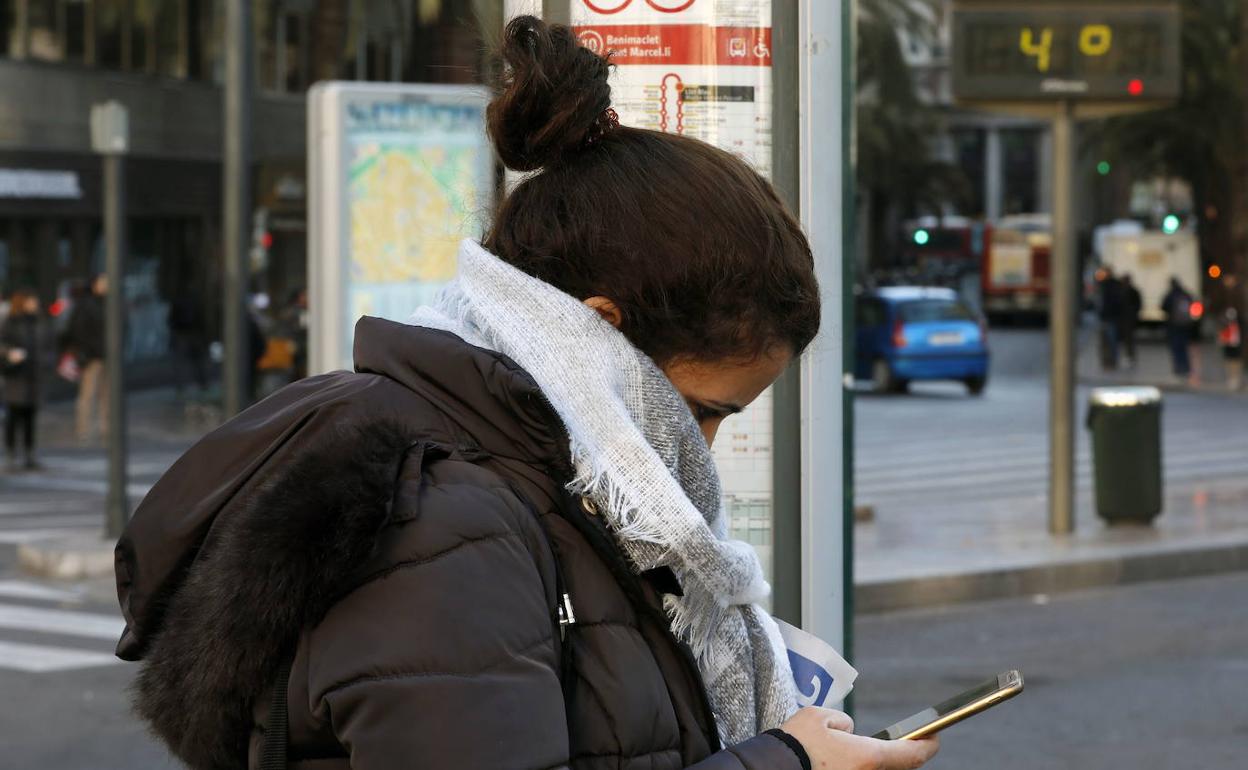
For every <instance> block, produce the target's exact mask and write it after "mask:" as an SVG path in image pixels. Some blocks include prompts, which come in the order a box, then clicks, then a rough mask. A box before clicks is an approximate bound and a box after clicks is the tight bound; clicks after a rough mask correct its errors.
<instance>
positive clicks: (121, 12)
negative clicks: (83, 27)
mask: <svg viewBox="0 0 1248 770" xmlns="http://www.w3.org/2000/svg"><path fill="white" fill-rule="evenodd" d="M125 5H126V3H125V2H124V0H95V2H94V3H93V6H92V9H93V10H94V12H95V13H94V16H95V63H96V65H97V66H99V67H105V68H107V69H118V70H119V69H122V68H123V67H124V66H125V63H126V62H125V58H126V57H125V40H124V37H125V34H124V31H125V26H126V23H125V22H126V8H125Z"/></svg>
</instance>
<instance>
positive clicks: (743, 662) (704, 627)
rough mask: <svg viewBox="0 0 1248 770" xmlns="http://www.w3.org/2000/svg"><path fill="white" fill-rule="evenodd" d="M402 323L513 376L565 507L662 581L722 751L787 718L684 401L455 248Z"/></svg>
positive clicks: (577, 305)
mask: <svg viewBox="0 0 1248 770" xmlns="http://www.w3.org/2000/svg"><path fill="white" fill-rule="evenodd" d="M412 323H413V324H416V325H418V326H426V327H431V328H435V329H442V330H445V331H449V332H452V333H454V334H456V335H458V336H460V337H461V338H463V339H464V340H465V341H466V342H469V343H471V344H473V345H477V346H479V347H483V348H486V349H488V350H493V351H496V352H499V353H502V354H504V355H506V356H508V357H509V358H511V359H512V360H513V361H515V362H516V363H517V364H519V365H520V366H521V367H523V368H524V369H525V370H526V371H527V372H528V373H529V374H530V375H531V376H532V377H533V379H534V380H535V381H536V382H537V384H538V386H539V387H540V388H541V389H542V392H543V393H544V394H545V395H546V397H547V398H548V399H549V400H550V402H551V404H552V405H553V406H554V408H555V411H556V412H557V413H558V414H559V417H560V418H561V419H562V421H563V424H564V427H565V428H567V431H568V436H569V441H570V449H571V456H572V463H573V467H574V468H575V471H576V477H575V478H574V479H573V480H572V482H571V483H570V484H569V487H568V488H569V490H570V491H572V492H573V493H574V494H578V495H584V496H586V497H589V498H590V499H591V500H593V501H594V503H595V504H596V505H597V507H598V510H600V511H601V512H602V515H603V518H604V520H605V521H606V522H607V524H608V525H609V526H610V528H611V530H612V531H613V532H614V534H615V537H616V540H617V542H618V543H619V545H620V547H621V549H622V550H623V551H624V553H625V554H626V555H627V556H628V558H629V559H630V560H631V562H632V566H633V568H634V570H636V571H637V572H644V571H646V570H650V569H654V568H656V567H668V568H670V569H671V570H672V571H673V572H674V573H675V574H676V576H677V578H678V579H679V580H680V584H681V588H682V589H683V592H684V596H683V597H674V596H669V597H668V598H667V601H666V608H667V612H668V616H669V617H670V618H671V628H672V631H673V633H674V634H675V635H676V637H677V638H679V639H681V640H683V641H685V642H687V643H688V644H689V646H690V648H691V649H692V650H693V653H694V656H695V658H696V660H697V663H698V668H699V670H700V671H701V674H702V678H703V680H704V681H705V683H706V687H707V691H708V693H709V695H710V702H711V708H712V710H713V711H714V713H715V718H716V720H717V722H718V724H719V730H720V737H721V738H722V739H723V740H724V742H725V743H726V744H728V745H731V744H733V743H738V742H740V741H742V740H745V739H747V738H749V737H751V736H753V735H756V734H758V733H760V732H762V731H764V730H768V729H771V728H773V727H778V726H779V725H780V723H781V722H783V721H784V720H785V719H787V718H788V717H789V716H790V715H792V713H793V712H794V711H796V709H797V705H796V703H797V701H796V690H795V686H794V684H793V677H792V673H791V671H790V669H789V662H788V657H787V654H786V652H785V646H784V642H783V640H782V639H781V638H780V632H779V630H778V629H777V628H776V624H775V621H773V620H772V619H771V616H770V615H768V614H767V612H766V611H765V610H763V609H762V608H761V607H759V606H758V605H757V604H756V602H759V601H761V600H763V599H764V598H766V597H767V595H768V594H769V593H770V591H771V588H770V586H768V584H767V582H766V580H765V579H764V577H763V572H762V567H761V566H760V565H759V562H758V557H757V555H756V554H755V553H754V549H753V548H752V547H750V546H749V545H747V544H746V543H742V542H740V541H736V540H729V539H728V538H727V517H726V515H725V512H724V510H723V504H722V501H721V495H720V487H719V476H718V474H717V473H716V470H715V464H714V461H713V459H712V457H711V452H710V449H709V447H707V445H706V441H705V440H704V439H703V437H702V433H701V431H700V430H699V428H698V424H697V422H696V421H695V420H694V417H693V415H692V414H691V412H690V411H689V407H688V406H687V405H686V403H685V401H684V399H683V397H681V395H680V393H678V392H677V391H676V389H675V388H674V387H673V386H672V384H671V382H670V381H669V380H668V379H667V377H666V376H664V374H663V372H662V371H660V370H659V368H658V367H657V366H655V364H654V362H653V361H651V360H650V358H649V357H648V356H646V355H645V354H644V353H642V352H641V351H639V350H637V348H635V347H633V345H632V344H631V343H630V342H629V341H628V340H627V339H626V338H625V337H624V335H623V334H621V333H620V332H619V331H617V330H616V329H615V328H614V327H613V326H611V324H609V323H607V322H606V321H605V320H603V319H602V317H601V316H599V315H598V313H596V312H595V311H594V310H592V309H590V308H589V307H587V306H586V305H584V304H583V303H582V302H580V301H578V300H577V299H576V298H574V297H572V296H569V295H568V294H565V293H563V292H562V291H560V290H558V289H556V288H555V287H553V286H551V285H549V284H547V283H544V282H543V281H540V280H538V279H536V278H534V277H532V276H530V275H528V274H526V273H524V272H522V271H520V270H518V269H516V268H514V267H512V266H510V265H508V264H507V263H505V262H503V261H502V260H501V259H499V258H498V257H495V256H494V255H493V254H490V253H489V252H488V251H486V250H485V249H483V248H482V247H481V246H480V245H478V244H476V243H474V242H472V241H464V242H463V243H462V244H461V245H460V249H459V277H458V278H456V280H455V281H453V282H452V283H451V284H450V285H449V286H447V288H446V289H445V290H443V292H442V293H441V294H440V295H439V298H438V300H437V301H436V302H435V304H434V306H433V307H422V308H420V309H418V310H417V311H416V313H415V314H414V315H413V316H412Z"/></svg>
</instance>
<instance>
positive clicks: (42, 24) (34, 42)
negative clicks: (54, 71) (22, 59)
mask: <svg viewBox="0 0 1248 770" xmlns="http://www.w3.org/2000/svg"><path fill="white" fill-rule="evenodd" d="M61 6H62V3H60V2H58V0H26V24H27V33H26V34H27V38H26V51H27V55H28V56H30V58H32V59H40V60H42V61H62V60H64V58H65V45H64V39H63V36H62V34H61V24H60V18H59V17H60V10H61Z"/></svg>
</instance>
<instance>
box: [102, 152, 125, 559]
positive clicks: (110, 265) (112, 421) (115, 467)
mask: <svg viewBox="0 0 1248 770" xmlns="http://www.w3.org/2000/svg"><path fill="white" fill-rule="evenodd" d="M124 162H125V159H124V158H123V157H122V156H121V155H120V154H109V155H105V156H104V244H105V271H106V274H107V276H108V278H107V280H108V292H107V294H106V297H105V310H104V335H105V351H104V367H105V376H106V377H107V378H108V379H107V381H108V503H107V508H106V510H107V514H108V521H107V532H108V536H109V537H110V538H114V539H115V538H118V537H121V533H122V530H124V529H125V527H126V521H127V520H128V519H129V518H130V503H129V500H128V499H127V495H126V476H127V474H126V411H125V410H126V383H125V369H124V365H123V364H124V362H123V361H122V356H123V354H124V340H125V333H126V330H125V323H126V313H125V307H126V293H125V276H126V265H125V259H126V257H125V255H126V233H125V213H124V210H123V209H124V208H125V178H124V169H123V166H122V164H123V163H124Z"/></svg>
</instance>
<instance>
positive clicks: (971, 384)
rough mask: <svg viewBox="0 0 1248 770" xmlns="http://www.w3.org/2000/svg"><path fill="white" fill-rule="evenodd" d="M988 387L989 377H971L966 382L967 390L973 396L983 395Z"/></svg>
mask: <svg viewBox="0 0 1248 770" xmlns="http://www.w3.org/2000/svg"><path fill="white" fill-rule="evenodd" d="M987 386H988V378H987V377H971V378H970V379H968V380H967V381H966V390H967V392H969V393H970V394H971V395H972V396H979V395H982V394H983V392H984V388H986V387H987Z"/></svg>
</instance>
